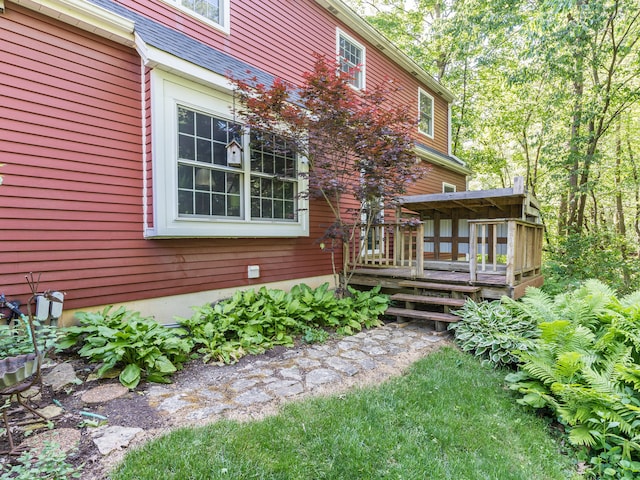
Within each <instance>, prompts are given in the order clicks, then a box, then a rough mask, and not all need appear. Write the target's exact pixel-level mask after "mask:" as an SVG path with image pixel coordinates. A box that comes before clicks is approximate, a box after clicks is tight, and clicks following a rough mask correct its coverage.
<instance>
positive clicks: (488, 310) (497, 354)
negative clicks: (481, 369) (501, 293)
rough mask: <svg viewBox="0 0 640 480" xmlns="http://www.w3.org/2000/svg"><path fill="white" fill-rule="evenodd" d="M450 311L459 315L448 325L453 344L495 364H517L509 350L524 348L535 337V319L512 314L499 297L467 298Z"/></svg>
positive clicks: (515, 358)
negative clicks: (482, 300)
mask: <svg viewBox="0 0 640 480" xmlns="http://www.w3.org/2000/svg"><path fill="white" fill-rule="evenodd" d="M453 313H454V314H455V315H458V316H459V317H460V321H459V322H457V323H452V324H450V325H449V329H450V330H453V331H454V335H455V342H456V344H457V345H458V346H459V347H460V348H461V349H462V350H464V351H465V352H472V353H473V354H474V355H476V356H478V357H481V358H482V359H483V361H484V362H489V363H492V364H494V365H496V366H500V365H513V364H516V363H517V362H518V357H516V356H515V355H513V353H512V352H513V351H514V350H526V349H527V348H528V347H529V345H530V344H531V339H532V338H535V337H537V336H538V330H537V324H536V322H535V321H533V320H531V319H527V318H520V317H517V316H514V315H513V314H512V312H511V310H510V309H509V308H507V307H506V306H505V305H503V304H502V303H501V302H500V301H498V300H496V301H493V302H480V303H476V302H474V301H473V300H471V299H469V300H467V301H466V303H465V304H464V306H463V307H462V308H461V309H460V310H457V311H455V312H453Z"/></svg>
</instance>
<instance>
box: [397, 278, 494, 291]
mask: <svg viewBox="0 0 640 480" xmlns="http://www.w3.org/2000/svg"><path fill="white" fill-rule="evenodd" d="M398 285H399V286H401V287H412V288H422V289H423V290H441V291H447V292H461V293H476V292H479V291H480V290H481V288H480V287H472V286H470V285H452V284H449V283H433V282H420V281H417V280H404V281H402V282H398Z"/></svg>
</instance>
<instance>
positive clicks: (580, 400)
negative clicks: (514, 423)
mask: <svg viewBox="0 0 640 480" xmlns="http://www.w3.org/2000/svg"><path fill="white" fill-rule="evenodd" d="M639 299H640V293H639V292H636V293H634V294H631V295H628V296H627V297H624V298H622V299H619V298H618V297H617V296H616V294H615V292H614V291H613V290H612V289H611V288H610V287H608V286H606V285H604V284H603V283H602V282H600V281H597V280H589V281H587V282H585V283H584V284H583V285H582V286H581V287H580V288H578V289H576V290H574V291H572V292H570V293H566V294H560V295H557V296H555V297H551V296H549V295H546V294H544V293H543V292H541V291H539V290H536V289H533V290H532V289H530V290H529V291H528V292H527V295H526V296H525V297H524V299H523V302H514V301H513V300H511V301H507V302H508V303H510V304H511V308H512V310H513V312H514V314H515V315H518V316H519V317H520V318H525V319H526V318H529V319H533V320H535V321H536V322H539V323H538V327H539V329H540V337H539V338H538V339H536V340H535V341H534V342H533V344H532V345H531V346H530V347H529V348H528V349H527V350H526V351H520V352H517V356H518V357H519V359H520V362H521V365H520V368H521V371H519V372H517V373H515V374H510V375H508V376H507V378H506V380H507V382H508V383H509V384H510V388H512V389H513V390H516V391H518V392H519V393H521V394H522V395H523V396H522V398H520V399H519V400H518V402H519V403H521V404H523V405H528V406H531V407H534V408H543V407H544V408H550V409H551V410H552V411H553V412H554V413H555V414H556V415H557V416H558V418H559V420H560V421H561V422H562V423H563V424H565V425H566V426H567V429H568V432H569V440H570V441H571V443H573V444H574V445H578V446H584V447H587V448H589V449H591V450H592V451H595V452H596V453H597V455H596V456H593V457H592V458H591V460H590V461H591V463H592V465H593V466H594V469H595V471H596V473H597V474H598V478H637V477H636V473H635V472H636V471H637V469H638V467H639V466H640V463H638V462H640V443H639V441H640V388H639V387H640V381H639V380H640V302H638V300H639Z"/></svg>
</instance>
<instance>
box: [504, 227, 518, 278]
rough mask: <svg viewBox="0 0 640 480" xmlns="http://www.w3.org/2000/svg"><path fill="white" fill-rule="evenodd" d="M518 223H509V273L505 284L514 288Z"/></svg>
mask: <svg viewBox="0 0 640 480" xmlns="http://www.w3.org/2000/svg"><path fill="white" fill-rule="evenodd" d="M516 231H517V228H516V221H515V220H509V221H508V222H507V271H506V276H505V283H506V284H507V285H509V286H513V284H514V283H515V268H516V266H515V252H516V240H517V239H516Z"/></svg>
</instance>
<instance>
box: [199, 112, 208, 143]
mask: <svg viewBox="0 0 640 480" xmlns="http://www.w3.org/2000/svg"><path fill="white" fill-rule="evenodd" d="M196 131H197V135H198V136H199V137H203V138H211V117H210V116H208V115H203V114H201V113H199V114H198V115H197V116H196Z"/></svg>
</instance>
